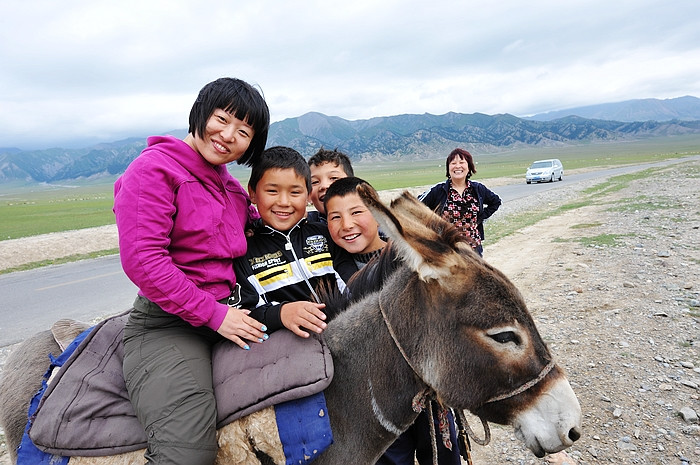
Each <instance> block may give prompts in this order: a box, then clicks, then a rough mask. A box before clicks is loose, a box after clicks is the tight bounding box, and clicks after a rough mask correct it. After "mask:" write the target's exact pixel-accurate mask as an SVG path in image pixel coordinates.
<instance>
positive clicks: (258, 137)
mask: <svg viewBox="0 0 700 465" xmlns="http://www.w3.org/2000/svg"><path fill="white" fill-rule="evenodd" d="M217 109H222V110H224V111H225V112H227V113H230V114H232V115H233V116H235V117H236V118H238V119H239V120H241V121H245V122H246V123H248V124H249V125H250V126H251V127H252V128H253V130H254V131H255V133H254V134H253V140H251V141H250V146H249V147H248V150H246V151H245V153H244V154H243V156H241V158H239V159H238V160H237V163H238V164H239V165H246V166H252V165H253V164H254V162H255V160H256V159H257V158H258V157H259V156H260V154H261V153H262V151H263V150H265V144H267V132H268V129H269V127H270V110H269V109H268V108H267V103H265V99H264V98H263V96H262V95H261V94H260V92H258V91H257V90H256V89H255V88H254V87H253V86H251V85H250V84H248V83H247V82H245V81H242V80H240V79H235V78H228V77H224V78H219V79H217V80H216V81H212V82H210V83H209V84H207V85H206V86H204V87H202V90H200V91H199V95H198V96H197V100H195V102H194V104H193V105H192V109H191V110H190V129H189V132H190V134H192V135H194V136H199V137H204V134H205V132H206V127H207V121H208V120H209V117H210V116H211V115H212V114H213V113H214V111H215V110H217Z"/></svg>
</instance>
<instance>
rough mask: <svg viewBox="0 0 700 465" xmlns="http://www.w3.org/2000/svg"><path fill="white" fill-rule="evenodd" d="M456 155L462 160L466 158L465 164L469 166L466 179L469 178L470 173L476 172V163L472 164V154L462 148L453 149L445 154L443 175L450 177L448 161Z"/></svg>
mask: <svg viewBox="0 0 700 465" xmlns="http://www.w3.org/2000/svg"><path fill="white" fill-rule="evenodd" d="M457 157H459V158H461V159H462V160H466V162H467V166H468V167H469V172H468V173H467V179H469V178H471V177H472V174H474V173H476V165H474V158H472V154H471V153H469V152H467V151H466V150H464V149H454V150H453V151H451V152H450V154H449V155H448V156H447V160H446V161H445V176H447V177H448V178H449V177H450V162H451V161H452V160H454V159H455V158H457Z"/></svg>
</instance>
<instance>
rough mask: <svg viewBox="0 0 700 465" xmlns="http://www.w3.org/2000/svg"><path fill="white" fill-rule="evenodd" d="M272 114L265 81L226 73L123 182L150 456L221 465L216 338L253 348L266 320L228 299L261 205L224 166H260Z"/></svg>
mask: <svg viewBox="0 0 700 465" xmlns="http://www.w3.org/2000/svg"><path fill="white" fill-rule="evenodd" d="M269 123H270V116H269V110H268V108H267V104H266V103H265V101H264V99H263V97H262V96H261V95H260V93H259V92H258V91H257V90H256V89H254V88H253V87H252V86H250V85H249V84H247V83H246V82H244V81H241V80H239V79H232V78H221V79H218V80H216V81H214V82H211V83H209V84H207V85H206V86H204V88H202V90H201V91H200V93H199V96H198V97H197V100H196V101H195V103H194V105H193V106H192V110H191V111H190V117H189V134H188V135H187V136H186V137H185V138H184V140H180V139H177V138H174V137H170V136H157V137H150V138H149V139H148V146H147V147H146V149H144V150H143V152H142V153H141V155H139V156H138V157H137V158H136V159H135V160H134V161H133V162H132V163H131V164H130V165H129V167H128V168H127V169H126V171H125V173H124V174H123V175H122V176H121V177H120V178H119V179H117V181H116V183H115V185H114V213H115V215H116V220H117V227H118V230H119V252H120V256H121V262H122V267H123V268H124V272H125V273H126V274H127V276H128V277H129V279H131V280H132V281H133V282H134V283H135V284H136V285H137V286H138V288H139V292H138V296H137V298H136V301H135V302H134V306H133V309H132V310H131V313H130V315H129V320H128V322H127V325H126V328H125V330H124V376H125V379H126V384H127V389H128V392H129V396H130V398H131V402H132V403H133V405H134V409H135V411H136V414H137V416H138V418H139V420H140V421H141V423H142V425H143V427H144V430H145V432H146V437H147V438H148V448H147V451H146V459H147V463H154V464H155V463H157V464H166V463H167V464H213V463H214V459H215V457H216V403H215V400H214V394H213V389H212V373H211V346H212V345H213V344H214V343H216V342H217V341H219V340H221V339H222V338H227V339H230V340H232V341H233V342H235V343H236V344H238V345H239V346H241V347H242V348H244V349H247V348H249V346H248V342H262V341H263V340H264V339H266V338H267V335H266V334H265V331H266V328H265V327H264V326H263V325H262V324H261V323H260V322H258V321H256V320H254V319H253V318H251V317H249V316H248V315H247V312H245V311H242V310H238V309H235V308H233V307H231V306H229V305H228V304H229V299H232V300H231V303H235V302H234V301H235V295H236V292H235V291H236V288H237V286H236V277H235V275H234V272H233V265H232V263H233V259H234V258H235V257H239V256H242V255H245V252H246V238H245V229H246V226H247V225H249V224H250V223H251V221H252V220H254V219H256V218H257V212H256V210H255V209H254V207H252V206H251V203H250V199H249V197H248V194H247V193H246V191H245V189H243V187H242V186H241V185H240V183H239V182H238V181H237V180H236V179H234V178H233V177H232V176H231V175H230V174H229V173H228V170H227V169H226V164H227V163H230V162H233V161H235V162H237V163H238V164H244V165H247V166H252V165H253V164H254V163H255V162H256V160H257V159H258V157H259V156H260V154H261V153H262V151H263V149H264V148H265V144H266V142H267V132H268V127H269Z"/></svg>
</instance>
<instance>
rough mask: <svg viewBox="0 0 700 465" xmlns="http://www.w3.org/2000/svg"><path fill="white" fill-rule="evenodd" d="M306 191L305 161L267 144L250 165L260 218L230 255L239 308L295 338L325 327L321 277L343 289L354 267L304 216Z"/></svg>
mask: <svg viewBox="0 0 700 465" xmlns="http://www.w3.org/2000/svg"><path fill="white" fill-rule="evenodd" d="M310 191H311V172H310V169H309V165H308V163H307V162H306V160H304V158H303V157H302V156H301V154H299V153H298V152H297V151H296V150H294V149H291V148H288V147H271V148H269V149H267V150H265V151H264V152H263V154H262V156H261V159H260V160H259V161H258V162H257V163H256V164H255V165H254V166H253V169H252V172H251V175H250V180H249V181H248V192H249V194H250V198H251V200H252V201H253V203H255V204H256V205H257V208H258V211H259V212H260V217H261V222H260V224H259V225H258V227H256V228H255V231H254V234H253V236H252V237H249V238H248V251H247V253H246V255H245V257H241V258H238V259H236V260H235V262H234V269H235V271H236V277H237V281H238V282H239V283H240V286H241V289H240V290H241V295H240V297H241V298H240V302H235V303H233V304H234V305H235V306H237V307H239V308H244V309H249V310H250V316H251V317H253V318H255V319H256V320H258V321H260V322H261V323H263V324H264V325H265V326H266V327H267V331H268V332H272V331H275V330H277V329H279V328H282V327H286V328H287V329H289V330H291V331H292V332H294V333H295V334H297V335H298V336H301V337H309V333H308V332H307V331H313V332H315V333H321V332H322V331H323V330H324V329H325V328H326V322H325V321H324V320H326V315H325V314H324V312H323V311H322V309H323V308H324V304H321V303H319V301H318V298H317V297H316V291H315V289H316V286H317V285H318V284H319V283H320V282H321V281H325V282H326V283H327V284H332V285H337V286H338V289H339V290H340V291H341V292H343V291H345V283H346V282H347V280H348V279H349V278H350V276H352V274H353V273H354V272H355V271H357V266H356V265H355V263H354V261H353V259H352V257H351V256H350V255H349V254H348V253H347V252H346V251H345V250H343V249H342V248H340V247H338V246H337V245H336V244H335V243H334V242H333V241H332V240H331V238H330V235H329V233H328V228H327V227H326V225H324V224H321V223H312V222H308V221H307V220H306V204H307V202H308V197H309V192H310Z"/></svg>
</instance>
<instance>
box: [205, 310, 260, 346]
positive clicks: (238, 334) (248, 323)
mask: <svg viewBox="0 0 700 465" xmlns="http://www.w3.org/2000/svg"><path fill="white" fill-rule="evenodd" d="M249 313H250V311H249V310H243V309H238V308H234V307H229V308H228V312H227V313H226V317H225V318H224V321H223V322H222V323H221V326H219V329H217V330H216V332H217V333H219V334H221V335H222V336H224V337H225V338H226V339H229V340H231V341H233V342H234V343H236V344H237V345H238V346H239V347H240V348H241V349H245V350H248V349H250V346H249V345H248V344H247V343H246V341H252V342H263V341H264V340H266V339H267V338H268V336H267V334H265V331H267V328H266V327H265V325H263V324H262V323H260V322H259V321H258V320H256V319H254V318H251V317H249V316H248V314H249Z"/></svg>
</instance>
